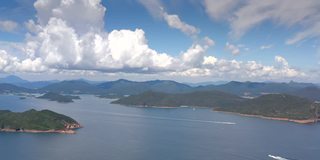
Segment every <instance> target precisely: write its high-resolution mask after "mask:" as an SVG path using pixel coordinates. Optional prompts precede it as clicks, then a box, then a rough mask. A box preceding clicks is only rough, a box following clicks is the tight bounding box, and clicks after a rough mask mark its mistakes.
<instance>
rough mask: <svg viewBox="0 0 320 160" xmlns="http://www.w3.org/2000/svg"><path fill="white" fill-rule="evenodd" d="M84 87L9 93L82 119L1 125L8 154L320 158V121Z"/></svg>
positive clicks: (16, 105) (30, 158)
mask: <svg viewBox="0 0 320 160" xmlns="http://www.w3.org/2000/svg"><path fill="white" fill-rule="evenodd" d="M111 101H112V100H109V99H100V98H97V97H94V96H90V95H82V96H81V100H77V101H75V103H68V104H63V103H57V102H52V101H47V100H42V99H36V98H32V97H28V98H27V99H24V100H21V99H19V97H18V96H12V95H11V96H10V95H1V96H0V109H9V110H12V111H25V110H28V109H31V108H34V109H38V110H39V109H50V110H53V111H56V112H58V113H62V114H65V115H68V116H70V117H72V118H74V119H76V120H77V121H78V122H79V123H81V125H83V126H84V128H81V129H79V130H77V134H74V135H66V134H31V133H0V159H1V160H16V159H24V160H272V159H280V160H281V157H282V158H283V159H282V160H285V159H289V160H319V159H320V136H319V134H320V125H319V124H315V125H301V124H295V123H292V122H285V121H274V120H266V119H259V118H253V117H242V116H238V115H232V114H226V113H219V112H213V111H212V110H211V109H209V108H197V109H195V110H194V109H193V108H176V109H161V108H137V107H126V106H121V105H115V104H110V102H111Z"/></svg>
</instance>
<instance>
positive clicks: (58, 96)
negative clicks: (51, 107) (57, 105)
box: [37, 92, 80, 103]
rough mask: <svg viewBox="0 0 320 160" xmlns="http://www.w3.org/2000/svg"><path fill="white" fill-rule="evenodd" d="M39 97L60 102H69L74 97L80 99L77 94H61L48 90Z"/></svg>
mask: <svg viewBox="0 0 320 160" xmlns="http://www.w3.org/2000/svg"><path fill="white" fill-rule="evenodd" d="M37 98H40V99H48V100H50V101H57V102H61V103H69V102H73V100H74V99H80V97H79V96H71V95H61V94H58V93H53V92H48V93H46V94H44V95H42V96H40V97H37Z"/></svg>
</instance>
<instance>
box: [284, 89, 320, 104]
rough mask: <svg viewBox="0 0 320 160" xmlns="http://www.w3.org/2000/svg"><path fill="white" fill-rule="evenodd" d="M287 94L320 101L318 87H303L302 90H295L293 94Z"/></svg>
mask: <svg viewBox="0 0 320 160" xmlns="http://www.w3.org/2000/svg"><path fill="white" fill-rule="evenodd" d="M289 94H291V95H295V96H299V97H304V98H308V99H310V100H313V101H320V88H318V87H315V86H314V87H312V86H310V87H305V88H302V89H298V90H295V91H293V92H290V93H289Z"/></svg>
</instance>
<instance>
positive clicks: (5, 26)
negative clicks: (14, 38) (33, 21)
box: [0, 20, 18, 32]
mask: <svg viewBox="0 0 320 160" xmlns="http://www.w3.org/2000/svg"><path fill="white" fill-rule="evenodd" d="M17 27H18V23H16V22H14V21H10V20H5V21H0V31H4V32H13V31H15V30H16V29H17Z"/></svg>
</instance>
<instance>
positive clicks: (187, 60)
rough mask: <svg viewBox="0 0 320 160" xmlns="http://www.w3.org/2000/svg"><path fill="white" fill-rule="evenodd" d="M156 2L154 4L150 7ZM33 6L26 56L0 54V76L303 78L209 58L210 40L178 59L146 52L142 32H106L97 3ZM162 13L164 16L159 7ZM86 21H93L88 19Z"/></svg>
mask: <svg viewBox="0 0 320 160" xmlns="http://www.w3.org/2000/svg"><path fill="white" fill-rule="evenodd" d="M151 2H152V1H150V2H148V3H151ZM156 2H157V1H155V2H152V3H151V4H152V6H153V5H154V4H153V3H156ZM145 3H147V2H145ZM34 6H35V8H36V12H37V15H36V17H37V19H35V20H29V21H28V22H26V27H27V28H28V30H29V33H27V34H26V38H25V43H24V44H20V45H19V47H17V48H18V49H19V50H21V53H23V54H24V55H22V56H16V55H13V54H12V53H10V52H8V51H9V50H4V49H1V50H0V71H2V72H45V71H49V72H54V73H65V72H68V73H71V74H94V73H96V72H102V73H117V74H118V73H119V72H120V73H134V74H141V73H148V74H152V73H155V74H159V73H161V74H167V75H180V76H211V77H225V78H238V77H247V78H248V77H249V78H250V77H252V78H256V77H259V78H268V77H276V78H281V77H296V76H301V75H303V73H302V72H300V71H298V70H296V69H293V68H291V67H290V66H289V64H288V62H287V61H286V60H285V59H284V58H282V57H276V58H275V61H276V66H265V65H262V64H260V63H257V62H255V61H249V62H241V61H236V60H225V59H219V58H216V57H214V56H212V55H210V56H207V55H206V52H207V51H208V49H209V48H210V47H211V46H213V45H214V44H215V42H214V41H213V40H212V39H210V38H209V37H205V38H202V39H198V38H197V39H196V40H195V41H194V43H193V44H192V45H191V46H190V47H189V48H188V49H186V51H184V52H182V53H181V54H180V55H178V56H172V55H170V54H167V53H160V52H158V51H156V50H154V49H152V48H150V47H149V45H148V40H147V38H146V36H145V32H144V31H143V30H142V29H135V30H125V29H122V30H113V31H111V32H105V31H104V30H103V28H104V27H103V25H104V23H103V22H104V18H103V17H104V14H105V11H106V8H105V7H104V6H103V5H102V4H101V1H100V0H77V1H75V0H56V1H47V0H38V1H36V2H35V4H34ZM77 8H80V9H81V11H83V14H84V15H83V16H74V15H75V14H76V13H78V12H79V9H77ZM160 12H161V13H165V12H163V10H162V9H161V8H160ZM87 14H88V15H87ZM166 14H167V13H166ZM90 16H92V19H90V20H89V19H88V17H90ZM167 16H169V14H168V15H167ZM72 17H74V19H73V18H72ZM174 17H175V18H173V19H175V20H174V21H176V22H175V23H183V22H182V21H181V20H180V19H179V17H177V16H174ZM162 18H164V17H162ZM168 21H169V20H168ZM170 21H171V20H170ZM175 23H174V24H172V25H173V26H176V25H178V24H175ZM80 24H85V25H83V26H81V25H80ZM185 25H186V23H185ZM185 25H182V26H180V27H178V29H180V30H182V31H183V32H187V33H189V32H190V33H192V30H193V29H190V28H192V27H190V26H189V27H190V28H189V29H187V30H184V29H183V28H185V27H186V26H185ZM178 26H179V25H178ZM186 28H188V27H186ZM189 30H190V31H189ZM227 46H228V48H230V49H231V51H232V53H233V54H239V52H240V49H239V48H241V47H242V48H243V47H244V46H239V45H232V44H230V43H227ZM232 46H233V47H232ZM0 47H1V45H0ZM237 49H238V51H237ZM279 64H280V65H279Z"/></svg>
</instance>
